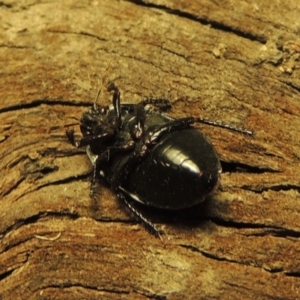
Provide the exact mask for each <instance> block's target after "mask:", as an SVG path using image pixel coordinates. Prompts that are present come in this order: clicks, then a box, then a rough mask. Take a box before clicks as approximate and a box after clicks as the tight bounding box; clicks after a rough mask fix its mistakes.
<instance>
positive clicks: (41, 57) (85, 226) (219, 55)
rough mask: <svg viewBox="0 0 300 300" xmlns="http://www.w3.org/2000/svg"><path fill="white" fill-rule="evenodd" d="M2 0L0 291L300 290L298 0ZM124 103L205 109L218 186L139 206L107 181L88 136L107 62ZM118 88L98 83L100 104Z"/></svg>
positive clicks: (279, 295) (150, 294) (179, 112)
mask: <svg viewBox="0 0 300 300" xmlns="http://www.w3.org/2000/svg"><path fill="white" fill-rule="evenodd" d="M261 2H262V3H258V2H255V3H254V2H250V3H248V2H241V1H238V0H232V1H225V0H224V1H219V2H215V1H191V0H185V1H183V0H180V1H167V0H165V1H164V0H157V1H156V0H152V1H110V0H101V1H100V0H99V1H86V2H82V3H78V1H74V0H68V1H50V2H41V1H34V0H32V1H29V0H26V1H25V0H23V1H11V0H7V1H2V2H1V6H0V18H1V26H0V64H1V67H0V95H1V98H0V114H1V116H0V118H1V122H0V172H1V175H0V299H153V298H154V299H299V293H300V279H299V274H300V253H299V249H300V241H299V237H300V204H299V200H300V195H299V192H300V179H299V178H300V142H299V129H300V118H299V115H300V102H299V99H300V80H299V78H300V68H299V67H300V63H299V57H300V39H299V30H300V27H299V26H300V23H299V20H298V19H299V13H300V6H299V4H297V1H293V0H287V1H284V2H280V1H279V2H278V1H277V2H274V3H272V4H271V3H270V2H269V1H261ZM108 64H110V67H109V71H108V74H107V77H108V79H110V80H113V81H114V82H115V83H116V84H117V85H118V86H119V88H120V90H121V93H122V100H123V101H124V102H132V103H136V102H138V101H140V100H141V99H143V98H146V97H149V96H152V97H166V98H169V99H170V100H171V102H172V103H173V108H172V111H171V112H170V113H171V115H173V116H174V117H182V116H188V115H192V116H202V117H205V118H207V119H210V120H215V121H219V122H223V123H227V124H231V125H234V126H238V127H244V128H247V129H251V130H254V131H255V136H254V137H253V138H249V137H245V136H244V135H241V134H236V133H233V132H230V131H228V130H223V129H220V128H215V127H211V126H204V125H199V126H197V127H198V128H199V130H201V131H202V132H203V133H205V134H206V135H207V137H208V138H209V139H210V140H211V141H212V143H213V144H214V145H215V147H216V149H217V151H218V153H219V155H220V159H221V160H222V166H223V174H222V178H221V185H220V187H219V189H218V191H217V192H216V193H215V194H214V195H213V196H212V197H210V199H208V200H207V201H206V202H205V203H203V204H202V205H200V206H199V207H196V208H194V209H191V210H186V211H183V212H176V213H169V212H160V211H156V210H152V209H147V208H141V209H142V211H143V212H144V214H145V215H146V216H147V217H148V218H149V219H151V220H152V221H153V222H154V223H155V224H156V226H157V227H159V228H161V229H163V230H164V232H165V235H164V237H163V241H160V240H159V239H156V238H155V237H153V236H152V235H150V234H149V233H148V232H147V231H146V230H145V229H144V228H143V227H142V226H141V225H140V224H138V223H136V222H135V221H134V219H133V217H132V216H131V215H130V214H128V212H127V211H126V209H125V208H124V206H123V205H122V203H119V202H118V200H117V199H116V197H115V196H114V194H113V193H112V192H111V191H110V190H109V189H108V187H107V186H106V185H105V184H103V183H99V187H98V189H97V193H98V198H97V200H96V201H95V200H92V199H91V198H90V197H89V186H90V183H89V180H90V173H91V166H90V163H89V161H88V159H87V157H86V155H85V152H84V149H81V150H77V149H74V148H73V147H72V146H71V145H70V144H69V143H68V142H67V140H66V137H65V130H66V129H67V128H70V127H73V128H74V129H75V131H76V133H77V134H79V127H78V122H79V119H80V117H81V115H82V113H83V112H84V111H85V110H86V109H87V108H88V107H89V106H90V105H91V104H92V103H93V101H94V98H95V96H96V94H97V89H98V88H99V86H100V84H101V82H102V78H103V76H104V73H105V69H106V68H107V66H108ZM110 98H111V96H110V95H109V94H108V93H103V94H102V96H101V99H100V101H101V103H104V104H109V103H110V101H111V100H110Z"/></svg>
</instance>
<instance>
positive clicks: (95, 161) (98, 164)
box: [86, 141, 134, 196]
mask: <svg viewBox="0 0 300 300" xmlns="http://www.w3.org/2000/svg"><path fill="white" fill-rule="evenodd" d="M132 149H134V141H129V142H128V143H126V144H121V145H117V146H112V147H108V148H107V149H106V150H105V151H104V152H102V153H101V154H100V155H96V154H94V153H93V152H92V150H91V147H90V146H88V147H87V148H86V153H87V156H88V158H89V160H90V161H91V163H92V165H93V167H94V170H93V178H92V183H91V187H90V195H91V196H93V195H94V190H95V186H96V179H97V176H98V175H99V174H100V171H101V168H102V166H103V164H104V163H107V162H108V161H109V160H110V159H111V158H112V157H113V156H114V155H116V154H118V153H124V152H128V151H131V150H132Z"/></svg>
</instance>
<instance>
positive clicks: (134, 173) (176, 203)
mask: <svg viewBox="0 0 300 300" xmlns="http://www.w3.org/2000/svg"><path fill="white" fill-rule="evenodd" d="M122 115H123V125H122V132H121V133H120V134H119V137H118V138H119V139H120V140H122V142H124V140H126V139H129V136H130V135H129V130H130V128H131V126H133V124H135V118H134V115H133V113H131V112H128V111H125V110H124V111H122ZM145 120H146V121H145V133H146V134H147V132H148V131H153V130H154V129H155V128H157V127H158V126H160V125H162V124H165V123H167V122H169V121H170V120H174V119H173V118H170V117H168V116H164V115H162V114H160V113H157V112H151V111H149V112H146V119H145ZM141 143H143V140H140V141H137V146H139V144H141ZM129 157H130V153H129V154H120V155H118V156H116V157H115V158H114V159H113V160H112V162H111V163H109V164H108V165H107V166H106V167H105V168H104V169H103V175H104V178H106V179H107V181H108V182H109V183H112V181H113V178H115V176H116V174H118V173H119V172H121V173H122V168H123V167H124V165H126V163H128V159H129ZM220 173H221V164H220V161H219V158H218V155H217V153H216V151H215V149H214V147H213V145H212V144H211V143H210V141H209V140H208V139H207V138H206V137H205V136H204V135H203V134H202V133H201V132H200V131H199V130H197V129H195V128H193V127H188V128H185V129H180V130H174V131H171V132H168V133H166V134H164V135H163V136H162V137H161V138H160V140H159V141H158V142H157V144H156V145H155V146H154V147H153V148H151V149H150V151H149V153H148V154H147V156H146V157H145V158H144V159H143V160H142V161H141V162H140V163H138V164H137V165H136V166H135V167H134V168H133V169H132V170H131V171H130V172H129V173H128V174H126V176H124V177H122V178H121V180H120V185H119V186H120V187H121V188H122V190H123V191H124V192H125V191H126V192H127V193H125V194H127V195H128V196H130V197H131V198H132V199H134V200H136V201H138V202H141V203H143V204H145V205H147V206H152V207H157V208H161V209H169V210H177V209H183V208H187V207H191V206H194V205H196V204H198V203H200V202H202V201H203V200H204V199H205V198H206V197H207V196H208V195H209V194H210V193H211V192H212V191H213V190H214V189H215V188H216V187H217V185H218V182H219V178H220Z"/></svg>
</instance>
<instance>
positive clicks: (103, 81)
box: [93, 60, 111, 110]
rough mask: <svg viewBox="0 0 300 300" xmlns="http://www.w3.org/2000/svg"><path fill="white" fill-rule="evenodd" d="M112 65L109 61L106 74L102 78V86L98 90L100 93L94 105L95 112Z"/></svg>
mask: <svg viewBox="0 0 300 300" xmlns="http://www.w3.org/2000/svg"><path fill="white" fill-rule="evenodd" d="M110 64H111V60H109V62H108V64H107V66H106V68H105V71H104V74H103V76H102V81H101V85H100V88H99V89H98V93H97V96H96V98H95V100H94V104H93V108H94V110H97V102H98V99H99V97H100V94H101V93H102V89H103V86H104V84H105V82H106V78H107V74H108V71H109V68H110Z"/></svg>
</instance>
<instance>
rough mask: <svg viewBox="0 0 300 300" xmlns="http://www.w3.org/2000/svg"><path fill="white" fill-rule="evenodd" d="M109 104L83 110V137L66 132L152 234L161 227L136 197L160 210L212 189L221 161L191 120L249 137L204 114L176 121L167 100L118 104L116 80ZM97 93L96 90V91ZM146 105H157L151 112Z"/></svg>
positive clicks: (188, 201)
mask: <svg viewBox="0 0 300 300" xmlns="http://www.w3.org/2000/svg"><path fill="white" fill-rule="evenodd" d="M108 91H113V99H112V101H113V104H112V105H111V106H109V107H105V106H99V105H97V104H96V103H95V104H94V105H93V106H92V107H91V109H89V110H88V111H87V112H86V113H84V114H83V116H82V118H81V124H80V129H81V132H82V135H83V137H82V139H80V140H79V141H78V142H76V141H75V138H74V130H73V129H72V130H67V131H66V135H67V137H68V139H69V141H70V142H71V143H72V144H73V145H74V146H76V147H82V146H87V154H88V157H89V159H90V160H91V162H92V164H93V166H94V176H93V183H92V187H93V186H94V184H95V180H96V177H97V176H99V175H100V176H101V177H103V178H105V179H106V180H107V182H108V183H109V184H110V186H111V188H112V190H113V191H114V192H115V193H116V194H117V196H118V198H119V199H121V200H122V201H123V202H124V203H125V204H126V205H127V206H128V207H129V209H130V210H131V211H132V212H133V213H134V214H135V215H136V216H137V217H138V219H140V220H141V221H142V222H143V223H144V224H145V226H146V227H147V228H148V229H149V230H150V231H151V232H152V233H154V234H155V235H157V236H159V231H158V230H157V229H156V228H155V226H154V225H153V224H152V223H151V222H150V221H148V220H147V219H146V218H144V217H143V216H142V214H141V213H140V212H139V211H138V210H137V208H136V207H134V201H137V202H139V203H142V204H144V205H147V206H151V207H157V208H160V209H168V210H179V209H184V208H188V207H191V206H194V205H196V204H198V203H200V202H202V201H203V200H204V199H205V198H206V197H207V196H208V195H209V194H210V193H211V192H212V191H214V189H216V187H217V185H218V183H219V179H220V173H221V164H220V160H219V158H218V155H217V153H216V150H215V149H214V147H213V145H212V144H211V143H210V142H209V140H208V139H207V138H206V137H205V136H204V135H203V134H202V133H201V132H200V131H198V130H197V129H195V128H193V127H192V125H193V124H194V123H205V124H209V125H213V126H219V127H223V128H227V129H230V130H234V131H238V132H241V133H244V134H248V135H251V134H252V132H251V131H248V130H244V129H240V128H235V127H232V126H230V125H225V124H221V123H217V122H212V121H209V120H206V119H203V118H194V117H187V118H181V119H174V118H172V117H170V116H169V115H167V114H165V113H163V112H162V110H163V109H168V108H170V107H171V104H170V102H169V101H168V100H165V99H146V100H143V101H141V102H139V103H138V104H121V103H120V92H119V89H118V88H117V86H115V84H114V83H110V84H109V86H108ZM98 95H99V94H98ZM150 104H152V105H154V106H156V107H157V108H159V111H158V110H154V109H153V108H151V107H150Z"/></svg>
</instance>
